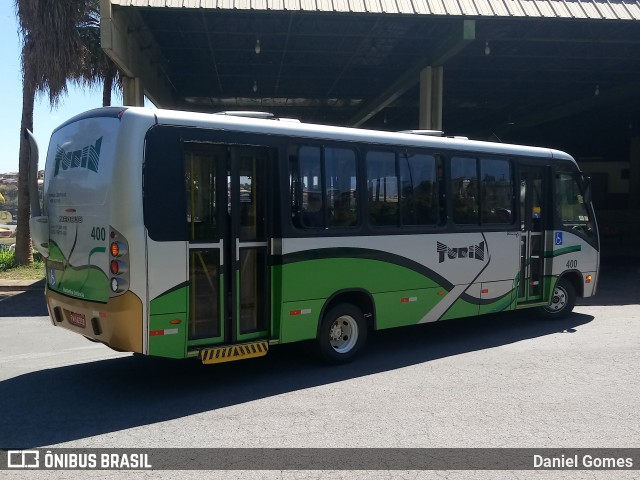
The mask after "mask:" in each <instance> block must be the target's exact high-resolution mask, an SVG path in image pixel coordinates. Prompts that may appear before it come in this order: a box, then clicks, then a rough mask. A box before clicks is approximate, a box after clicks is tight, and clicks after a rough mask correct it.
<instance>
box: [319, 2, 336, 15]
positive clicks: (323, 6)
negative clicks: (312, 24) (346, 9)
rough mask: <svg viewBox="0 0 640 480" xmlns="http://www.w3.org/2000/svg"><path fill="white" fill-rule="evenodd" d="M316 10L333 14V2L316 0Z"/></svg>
mask: <svg viewBox="0 0 640 480" xmlns="http://www.w3.org/2000/svg"><path fill="white" fill-rule="evenodd" d="M318 10H320V11H321V12H333V2H332V1H331V0H318Z"/></svg>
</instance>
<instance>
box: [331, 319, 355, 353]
mask: <svg viewBox="0 0 640 480" xmlns="http://www.w3.org/2000/svg"><path fill="white" fill-rule="evenodd" d="M357 341H358V323H357V322H356V320H355V318H353V317H351V316H349V315H342V316H340V317H338V318H336V319H335V320H334V322H333V323H332V324H331V328H330V329H329V343H330V344H331V347H332V348H333V349H334V350H335V351H336V352H337V353H347V352H349V351H351V349H352V348H353V347H354V346H355V344H356V342H357Z"/></svg>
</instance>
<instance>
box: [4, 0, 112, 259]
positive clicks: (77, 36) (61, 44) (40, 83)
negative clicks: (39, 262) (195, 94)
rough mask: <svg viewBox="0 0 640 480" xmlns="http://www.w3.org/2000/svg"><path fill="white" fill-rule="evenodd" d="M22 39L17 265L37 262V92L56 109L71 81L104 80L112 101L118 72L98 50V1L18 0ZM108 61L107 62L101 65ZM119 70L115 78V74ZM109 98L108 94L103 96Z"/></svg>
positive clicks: (93, 82)
mask: <svg viewBox="0 0 640 480" xmlns="http://www.w3.org/2000/svg"><path fill="white" fill-rule="evenodd" d="M15 6H16V12H17V15H18V22H19V25H20V33H21V36H22V120H21V125H20V133H21V135H20V159H19V174H18V226H17V232H16V233H17V235H16V252H15V261H16V263H18V264H31V263H33V251H32V247H31V238H30V235H29V189H28V175H29V147H28V143H27V141H26V139H25V137H24V135H23V132H24V131H25V129H29V130H31V131H33V107H34V102H35V95H36V93H38V92H43V93H48V94H49V102H50V103H51V105H52V106H55V105H56V104H57V102H58V101H59V100H60V97H61V96H62V95H63V94H64V93H66V90H67V81H68V80H73V81H77V82H80V83H84V84H95V83H97V82H99V81H104V82H105V89H106V88H108V92H109V95H108V98H105V100H104V101H107V100H108V102H109V103H110V94H111V85H109V86H108V87H106V84H107V83H108V82H113V78H115V77H116V76H117V70H116V69H115V66H114V65H113V63H112V62H110V61H105V60H104V59H105V58H106V55H104V53H102V51H101V50H100V47H99V46H100V37H99V35H100V33H99V11H100V10H99V0H64V1H60V0H15ZM103 62H104V64H103ZM114 71H115V72H116V73H115V74H114V73H113V72H114ZM103 96H105V97H106V95H103Z"/></svg>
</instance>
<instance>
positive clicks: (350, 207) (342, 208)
mask: <svg viewBox="0 0 640 480" xmlns="http://www.w3.org/2000/svg"><path fill="white" fill-rule="evenodd" d="M324 169H325V198H326V200H325V204H326V206H327V209H328V212H327V213H328V219H329V226H330V227H352V226H354V225H356V224H357V223H358V203H357V199H358V197H357V195H356V193H357V189H356V186H357V175H356V172H357V165H356V154H355V152H354V151H353V150H347V149H344V148H325V149H324Z"/></svg>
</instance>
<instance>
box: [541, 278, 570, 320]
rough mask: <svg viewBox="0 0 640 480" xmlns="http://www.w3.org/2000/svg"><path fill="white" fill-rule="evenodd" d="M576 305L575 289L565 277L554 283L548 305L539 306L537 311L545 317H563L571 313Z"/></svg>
mask: <svg viewBox="0 0 640 480" xmlns="http://www.w3.org/2000/svg"><path fill="white" fill-rule="evenodd" d="M575 305H576V290H575V288H574V287H573V285H572V284H571V282H569V281H568V280H567V279H565V278H561V279H560V280H558V283H556V286H555V288H554V289H553V293H552V295H551V301H550V302H549V305H547V306H545V307H540V309H539V310H538V311H539V313H540V314H541V315H542V316H544V317H546V318H551V319H554V318H563V317H565V316H567V315H569V314H570V313H571V311H572V310H573V307H574V306H575Z"/></svg>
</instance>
